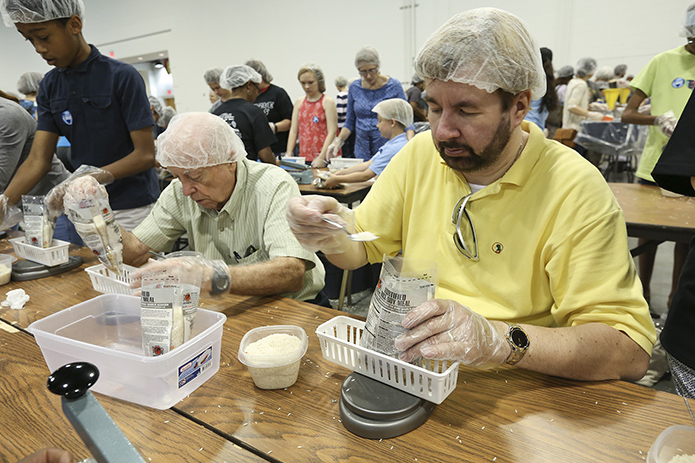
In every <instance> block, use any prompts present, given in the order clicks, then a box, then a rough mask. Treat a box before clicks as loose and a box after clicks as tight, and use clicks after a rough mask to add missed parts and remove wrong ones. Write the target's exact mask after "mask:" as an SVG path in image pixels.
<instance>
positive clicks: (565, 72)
mask: <svg viewBox="0 0 695 463" xmlns="http://www.w3.org/2000/svg"><path fill="white" fill-rule="evenodd" d="M573 75H574V68H573V67H572V66H569V65H567V66H562V67H561V68H560V70H559V71H557V76H558V77H572V76H573Z"/></svg>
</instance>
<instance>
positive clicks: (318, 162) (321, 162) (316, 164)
mask: <svg viewBox="0 0 695 463" xmlns="http://www.w3.org/2000/svg"><path fill="white" fill-rule="evenodd" d="M327 165H328V161H326V160H325V159H322V158H321V157H317V158H316V159H314V160H313V161H311V167H313V168H314V169H321V168H323V167H326V166H327Z"/></svg>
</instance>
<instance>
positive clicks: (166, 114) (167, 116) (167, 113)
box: [157, 106, 176, 127]
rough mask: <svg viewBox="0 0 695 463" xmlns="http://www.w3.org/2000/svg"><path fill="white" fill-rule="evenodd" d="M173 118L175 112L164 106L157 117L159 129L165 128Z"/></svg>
mask: <svg viewBox="0 0 695 463" xmlns="http://www.w3.org/2000/svg"><path fill="white" fill-rule="evenodd" d="M174 116H176V110H175V109H174V108H172V107H171V106H165V107H164V110H163V111H162V115H161V116H159V120H158V121H157V125H158V126H160V127H166V126H167V125H169V122H171V119H172V118H173V117H174Z"/></svg>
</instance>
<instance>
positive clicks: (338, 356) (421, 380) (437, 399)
mask: <svg viewBox="0 0 695 463" xmlns="http://www.w3.org/2000/svg"><path fill="white" fill-rule="evenodd" d="M363 330H364V322H363V321H360V320H355V319H354V318H350V317H344V316H338V317H335V318H332V319H330V320H328V321H327V322H325V323H323V324H322V325H320V326H319V327H318V328H316V334H317V335H318V337H319V340H320V342H321V352H322V353H323V357H324V358H325V359H326V360H328V361H330V362H333V363H337V364H338V365H342V366H344V367H346V368H349V369H350V370H354V371H356V372H357V373H361V374H363V375H365V376H369V377H370V378H373V379H375V380H377V381H380V382H382V383H384V384H388V385H389V386H392V387H395V388H396V389H400V390H401V391H405V392H407V393H409V394H412V395H414V396H417V397H420V398H422V399H425V400H428V401H430V402H434V403H436V404H440V403H442V402H443V401H444V399H446V398H447V397H448V396H449V394H451V393H452V392H453V390H454V389H456V382H457V380H458V372H459V362H451V361H448V360H425V361H423V362H422V366H418V365H413V364H411V363H407V362H404V361H402V360H399V359H396V358H393V357H389V356H387V355H384V354H380V353H378V352H374V351H373V350H370V349H365V348H364V347H361V346H360V338H361V337H362V331H363Z"/></svg>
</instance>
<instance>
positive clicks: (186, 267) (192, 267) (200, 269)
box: [130, 256, 231, 293]
mask: <svg viewBox="0 0 695 463" xmlns="http://www.w3.org/2000/svg"><path fill="white" fill-rule="evenodd" d="M220 264H222V265H220ZM215 268H219V269H222V270H224V271H226V272H227V276H228V277H229V279H230V281H231V272H230V271H229V266H227V265H226V264H224V263H222V262H217V261H215V262H213V261H211V260H208V259H205V258H203V257H195V256H185V257H175V258H169V259H162V260H153V259H150V261H149V262H148V263H147V265H144V266H142V267H140V268H139V269H137V270H135V271H134V272H132V273H131V274H130V287H131V288H133V289H137V288H140V287H141V286H142V276H143V275H144V274H147V273H159V272H166V274H167V275H172V276H174V277H177V278H178V279H179V281H180V282H181V283H188V282H195V281H196V280H197V278H198V276H199V275H200V276H201V281H200V292H201V293H203V292H207V293H209V292H211V291H212V278H213V276H214V275H215Z"/></svg>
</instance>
